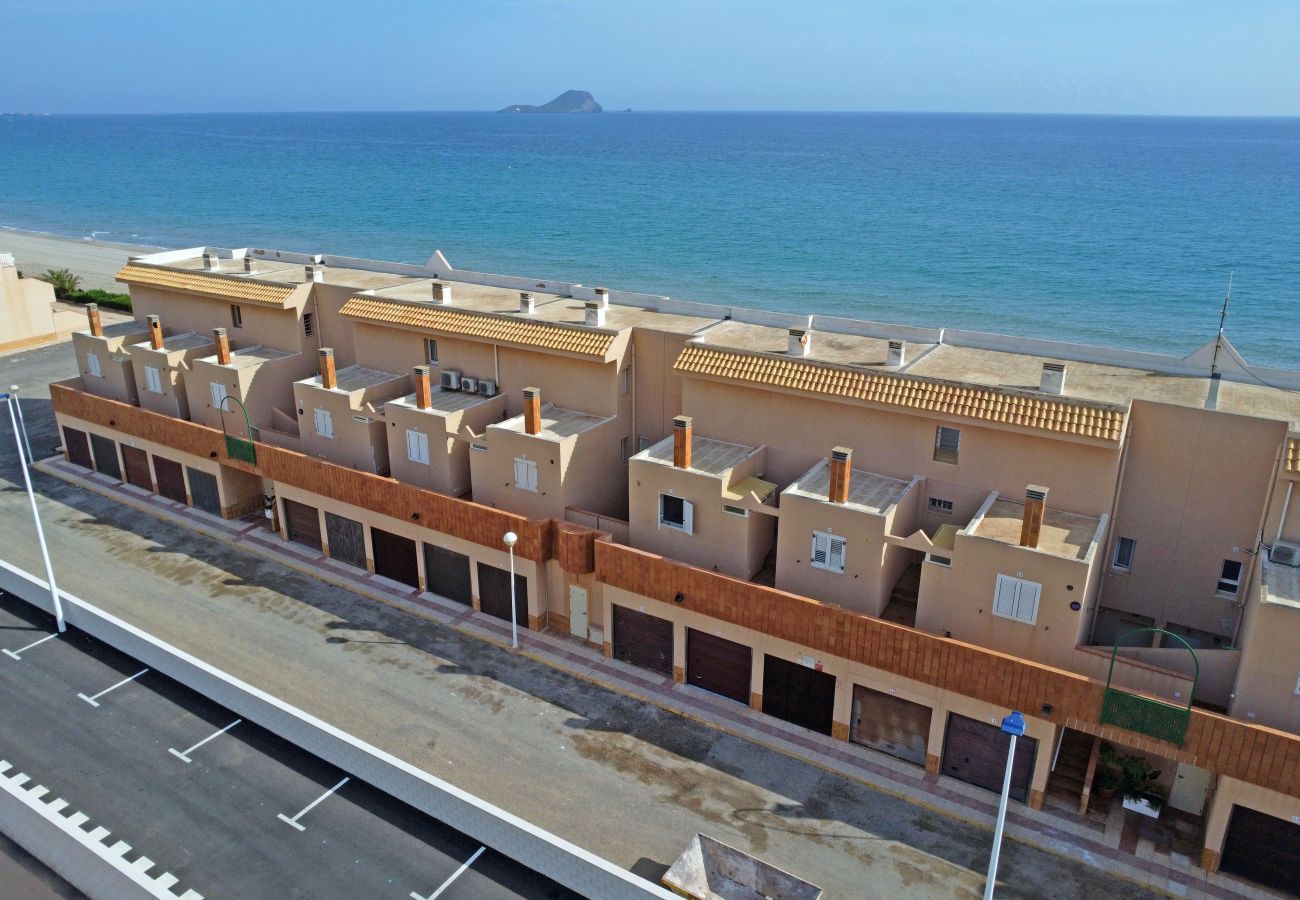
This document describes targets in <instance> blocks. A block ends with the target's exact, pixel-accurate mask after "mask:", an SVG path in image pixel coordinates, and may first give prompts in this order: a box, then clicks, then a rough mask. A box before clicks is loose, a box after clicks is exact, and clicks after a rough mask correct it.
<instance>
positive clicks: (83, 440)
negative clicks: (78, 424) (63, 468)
mask: <svg viewBox="0 0 1300 900" xmlns="http://www.w3.org/2000/svg"><path fill="white" fill-rule="evenodd" d="M63 446H64V447H65V448H67V451H68V462H71V463H76V464H77V465H79V466H85V467H86V468H87V469H93V468H95V461H94V460H93V459H91V458H90V438H89V437H87V436H86V432H84V431H78V430H77V429H76V428H69V427H68V426H66V425H64V426H63Z"/></svg>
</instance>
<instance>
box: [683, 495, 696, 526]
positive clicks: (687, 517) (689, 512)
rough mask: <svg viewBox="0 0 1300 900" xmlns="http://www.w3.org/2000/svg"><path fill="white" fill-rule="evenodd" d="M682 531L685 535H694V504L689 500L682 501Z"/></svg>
mask: <svg viewBox="0 0 1300 900" xmlns="http://www.w3.org/2000/svg"><path fill="white" fill-rule="evenodd" d="M682 530H683V531H685V532H686V533H687V534H694V533H695V504H693V503H691V502H690V501H689V500H683V501H682Z"/></svg>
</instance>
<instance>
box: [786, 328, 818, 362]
mask: <svg viewBox="0 0 1300 900" xmlns="http://www.w3.org/2000/svg"><path fill="white" fill-rule="evenodd" d="M811 348H812V340H811V337H810V335H809V334H808V332H807V330H806V329H803V328H791V329H790V345H789V348H788V349H787V350H786V352H787V353H788V354H789V355H790V356H807V355H808V351H809V350H810V349H811Z"/></svg>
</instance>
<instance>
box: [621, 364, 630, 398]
mask: <svg viewBox="0 0 1300 900" xmlns="http://www.w3.org/2000/svg"><path fill="white" fill-rule="evenodd" d="M618 383H619V391H620V392H621V393H624V394H630V393H632V367H631V366H628V367H627V368H626V369H624V370H623V371H622V372H620V373H619V376H618Z"/></svg>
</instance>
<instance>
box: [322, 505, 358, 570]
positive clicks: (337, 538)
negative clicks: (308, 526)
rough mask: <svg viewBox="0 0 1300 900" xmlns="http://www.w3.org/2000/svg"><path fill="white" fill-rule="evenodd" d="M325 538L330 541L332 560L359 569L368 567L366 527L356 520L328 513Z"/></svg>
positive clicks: (326, 515)
mask: <svg viewBox="0 0 1300 900" xmlns="http://www.w3.org/2000/svg"><path fill="white" fill-rule="evenodd" d="M325 537H326V538H328V539H329V545H330V559H336V560H338V561H339V562H343V563H347V564H348V565H349V566H354V567H356V568H358V569H364V568H365V567H366V526H364V525H362V524H361V523H360V522H358V521H357V520H356V519H349V518H347V517H345V516H336V515H334V513H332V512H327V513H325Z"/></svg>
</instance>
